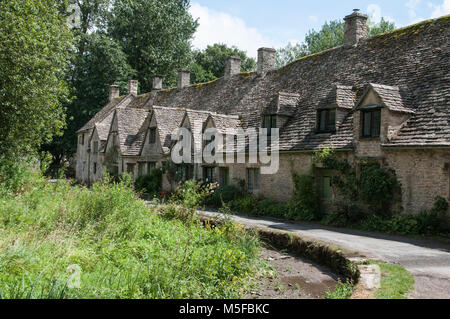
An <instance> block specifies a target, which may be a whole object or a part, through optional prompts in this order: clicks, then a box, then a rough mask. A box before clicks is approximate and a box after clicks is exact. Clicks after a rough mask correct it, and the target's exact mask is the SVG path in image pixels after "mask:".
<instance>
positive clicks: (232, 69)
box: [225, 56, 241, 79]
mask: <svg viewBox="0 0 450 319" xmlns="http://www.w3.org/2000/svg"><path fill="white" fill-rule="evenodd" d="M240 72H241V58H240V57H238V56H229V57H228V58H227V59H226V60H225V78H226V79H229V78H230V77H232V76H233V75H235V74H239V73H240Z"/></svg>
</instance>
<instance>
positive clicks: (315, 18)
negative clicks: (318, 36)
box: [309, 16, 319, 22]
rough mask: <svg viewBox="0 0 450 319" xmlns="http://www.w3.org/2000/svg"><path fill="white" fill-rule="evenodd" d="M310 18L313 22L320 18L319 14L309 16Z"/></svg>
mask: <svg viewBox="0 0 450 319" xmlns="http://www.w3.org/2000/svg"><path fill="white" fill-rule="evenodd" d="M309 20H311V21H313V22H317V21H319V18H318V17H317V16H309Z"/></svg>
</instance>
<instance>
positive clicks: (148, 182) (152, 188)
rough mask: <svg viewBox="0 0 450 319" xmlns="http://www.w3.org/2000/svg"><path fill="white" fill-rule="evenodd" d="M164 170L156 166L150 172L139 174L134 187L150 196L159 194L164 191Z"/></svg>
mask: <svg viewBox="0 0 450 319" xmlns="http://www.w3.org/2000/svg"><path fill="white" fill-rule="evenodd" d="M162 175H163V174H162V170H161V169H159V168H154V169H153V170H152V171H151V172H150V174H148V175H143V176H139V177H138V178H137V179H136V181H135V183H134V187H135V189H136V191H137V192H142V193H144V194H146V195H147V196H149V197H154V196H155V195H156V196H158V198H159V195H160V194H161V191H162Z"/></svg>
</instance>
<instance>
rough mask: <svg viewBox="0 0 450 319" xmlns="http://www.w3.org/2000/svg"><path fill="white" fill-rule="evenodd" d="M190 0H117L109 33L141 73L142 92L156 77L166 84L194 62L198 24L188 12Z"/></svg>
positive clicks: (112, 12) (174, 79) (149, 88)
mask: <svg viewBox="0 0 450 319" xmlns="http://www.w3.org/2000/svg"><path fill="white" fill-rule="evenodd" d="M188 9H189V1H188V0H133V1H131V0H115V1H114V6H113V8H112V10H111V14H110V15H109V18H108V33H109V34H110V36H111V37H112V38H113V39H115V40H116V41H118V42H119V44H120V45H121V47H122V49H123V51H124V52H125V54H126V55H127V57H128V63H129V64H130V65H131V66H132V67H133V69H135V70H136V71H137V79H138V80H139V82H140V89H141V91H149V90H151V88H152V75H156V74H158V75H162V76H164V78H165V81H164V83H165V84H166V85H169V86H170V85H174V84H175V83H176V78H177V71H178V69H180V68H186V67H187V66H189V64H190V62H191V43H190V40H191V38H192V36H193V35H194V33H195V31H196V29H197V26H198V23H197V21H194V19H193V18H192V16H191V15H190V14H189V12H188Z"/></svg>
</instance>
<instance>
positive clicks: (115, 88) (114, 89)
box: [109, 85, 120, 102]
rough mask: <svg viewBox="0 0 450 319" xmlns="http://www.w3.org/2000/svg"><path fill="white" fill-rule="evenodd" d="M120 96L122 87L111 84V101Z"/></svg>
mask: <svg viewBox="0 0 450 319" xmlns="http://www.w3.org/2000/svg"><path fill="white" fill-rule="evenodd" d="M119 96H120V89H119V86H118V85H110V86H109V101H110V102H111V101H112V100H113V99H117V98H118V97H119Z"/></svg>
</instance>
